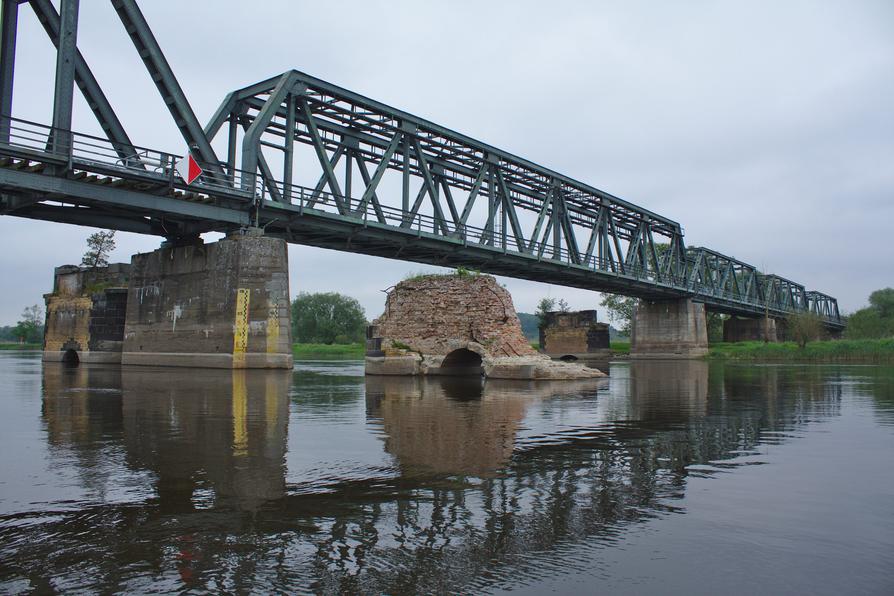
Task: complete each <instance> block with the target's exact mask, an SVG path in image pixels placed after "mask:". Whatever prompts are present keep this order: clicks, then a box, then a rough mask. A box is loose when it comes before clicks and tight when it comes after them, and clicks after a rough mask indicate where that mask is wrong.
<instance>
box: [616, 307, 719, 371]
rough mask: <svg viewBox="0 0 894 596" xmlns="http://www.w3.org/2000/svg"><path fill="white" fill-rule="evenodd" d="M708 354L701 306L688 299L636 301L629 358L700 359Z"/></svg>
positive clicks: (706, 328) (703, 308) (704, 320)
mask: <svg viewBox="0 0 894 596" xmlns="http://www.w3.org/2000/svg"><path fill="white" fill-rule="evenodd" d="M707 353H708V326H707V321H706V319H705V307H704V305H703V304H697V303H695V302H693V301H692V300H690V299H680V300H662V301H655V302H653V301H648V300H641V301H640V302H639V304H638V305H637V307H636V312H635V314H634V316H633V325H632V329H631V334H630V357H631V358H699V357H701V356H704V355H706V354H707Z"/></svg>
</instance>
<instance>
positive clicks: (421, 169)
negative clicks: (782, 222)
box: [0, 0, 843, 331]
mask: <svg viewBox="0 0 894 596" xmlns="http://www.w3.org/2000/svg"><path fill="white" fill-rule="evenodd" d="M110 3H111V5H112V7H113V8H114V10H115V11H116V13H117V14H118V16H119V17H120V20H121V22H122V25H123V26H124V28H125V30H126V31H127V33H128V34H129V36H130V38H131V40H132V42H133V44H134V47H135V49H136V50H137V53H138V55H139V56H140V58H141V59H142V60H143V63H144V64H145V67H146V69H147V71H148V72H149V74H150V76H151V78H152V80H153V81H154V82H155V84H156V86H157V87H158V91H159V94H160V98H161V100H162V101H163V102H164V104H165V105H166V106H167V108H168V109H169V111H170V113H171V117H172V118H173V121H174V123H175V124H176V126H177V127H178V129H179V130H180V133H181V135H182V137H183V140H184V141H185V143H186V145H187V146H188V147H189V151H190V154H191V155H192V156H193V157H194V158H195V159H196V161H197V162H198V163H199V165H200V166H201V168H202V169H203V174H202V175H201V176H200V178H199V179H198V180H196V181H195V182H193V183H192V184H186V183H185V182H184V181H183V180H181V179H180V178H179V177H178V176H177V175H176V173H175V169H174V164H175V163H176V162H177V161H178V160H179V159H180V158H181V157H182V156H181V155H177V154H175V153H169V152H166V151H161V150H157V149H151V148H147V147H142V146H139V145H137V144H135V143H134V142H132V140H131V138H130V137H129V136H128V134H127V132H126V130H125V128H124V126H123V125H122V123H121V122H120V120H119V119H118V118H117V116H116V115H115V112H114V110H113V108H112V106H111V104H110V103H109V101H108V99H107V98H106V96H105V95H104V93H103V91H102V88H101V86H100V84H99V82H98V81H97V80H96V78H95V77H94V76H93V74H92V72H91V70H90V67H89V65H88V63H87V61H86V59H85V58H84V56H83V55H82V54H81V53H80V52H79V50H78V49H77V22H78V1H77V0H62V2H61V4H60V12H61V14H60V12H57V11H56V9H55V8H54V6H53V5H52V3H51V2H50V0H19V1H15V0H3V8H2V11H3V12H2V39H0V51H2V55H0V189H2V202H0V213H2V214H4V215H12V216H17V217H25V218H32V219H42V220H49V221H56V222H65V223H73V224H81V225H89V226H96V227H102V228H109V229H116V230H124V231H129V232H137V233H144V234H153V235H158V236H163V237H165V238H167V239H168V241H169V242H170V243H171V244H173V245H177V244H182V243H189V242H190V241H191V240H190V239H192V238H195V237H196V236H197V235H199V234H201V233H204V232H210V231H222V232H230V231H233V230H238V229H240V228H248V227H253V228H262V229H263V230H264V233H265V235H266V236H268V237H272V238H282V239H284V240H286V241H287V242H292V243H300V244H307V245H312V246H318V247H324V248H331V249H337V250H342V251H351V252H358V253H363V254H369V255H376V256H382V257H387V258H394V259H402V260H407V261H415V262H420V263H426V264H431V265H438V266H446V267H458V266H464V267H467V268H474V269H478V270H481V271H484V272H488V273H493V274H498V275H506V276H510V277H516V278H523V279H529V280H533V281H540V282H547V283H552V284H557V285H563V286H569V287H577V288H584V289H589V290H596V291H601V292H611V293H618V294H624V295H628V296H635V297H639V298H642V299H644V300H646V301H668V300H690V301H692V302H695V303H700V304H703V305H704V307H705V308H707V309H708V310H710V311H714V312H722V313H727V314H730V315H736V316H741V317H752V318H754V317H760V316H764V317H767V316H769V317H774V318H778V319H783V318H785V317H787V316H789V315H790V314H792V313H798V312H813V313H816V314H817V315H819V316H820V317H821V318H822V320H823V323H824V325H825V326H826V327H827V328H828V329H829V330H831V331H840V330H841V329H842V328H843V322H842V319H841V316H840V313H839V310H838V305H837V301H836V300H835V298H833V297H832V296H829V295H827V294H824V293H822V292H819V291H815V290H807V289H806V286H805V285H804V284H802V283H798V282H795V281H792V280H789V279H786V278H784V277H781V276H778V275H773V274H769V273H765V272H762V271H759V270H758V268H757V267H755V266H753V265H750V264H748V263H746V262H743V261H740V260H737V259H735V258H732V257H729V256H726V255H724V254H723V253H722V252H719V251H716V250H713V249H709V248H705V247H694V246H687V245H686V244H685V242H684V235H683V228H682V226H681V225H680V224H679V223H678V222H676V221H674V220H672V219H669V218H668V217H665V216H662V215H660V214H657V213H654V212H652V211H649V210H647V209H644V208H642V207H639V206H637V205H635V204H632V203H630V202H628V201H625V200H623V199H621V198H619V197H616V196H614V195H611V194H609V193H606V192H604V191H602V190H599V189H597V188H595V187H593V186H590V185H589V184H586V183H583V182H580V181H578V180H575V179H572V178H570V177H568V176H565V175H562V174H560V173H558V172H556V171H553V170H550V169H548V168H545V167H543V166H540V165H537V164H535V163H532V162H530V161H528V160H526V159H524V158H521V157H518V156H516V155H513V154H511V153H509V152H506V151H503V150H501V149H499V148H496V147H493V146H490V145H488V144H486V143H483V142H481V141H478V140H475V139H473V138H471V137H468V136H465V135H464V134H461V133H458V132H455V131H452V130H450V129H447V128H445V127H442V126H439V125H437V124H435V123H433V122H430V121H427V120H425V119H422V118H419V117H417V116H414V115H412V114H409V113H406V112H403V111H401V110H398V109H395V108H392V107H390V106H387V105H384V104H382V103H380V102H377V101H375V100H372V99H369V98H367V97H364V96H362V95H359V94H357V93H354V92H352V91H349V90H346V89H343V88H341V87H338V86H336V85H333V84H331V83H328V82H326V81H323V80H321V79H318V78H315V77H312V76H309V75H307V74H304V73H302V72H299V71H294V70H293V71H289V72H285V73H283V74H281V75H278V76H275V77H272V78H270V79H267V80H264V81H261V82H258V83H256V84H254V85H250V86H248V87H245V88H242V89H238V90H236V91H233V92H232V93H230V94H228V95H227V96H226V97H225V98H224V99H223V101H222V102H221V104H220V106H219V108H218V109H217V111H216V112H215V113H214V114H213V115H212V116H211V118H210V119H209V120H208V121H207V123H206V124H205V125H204V126H202V125H201V124H200V122H199V120H198V117H197V116H196V114H195V113H194V111H193V109H192V107H191V106H190V104H189V102H188V100H187V98H186V96H185V94H184V92H183V90H182V88H181V87H180V85H179V83H178V82H177V79H176V77H175V76H174V73H173V71H172V69H171V67H170V65H169V64H168V62H167V60H166V59H165V56H164V53H163V52H162V49H161V48H160V46H159V44H158V42H157V40H156V39H155V37H154V35H153V33H152V31H151V29H150V27H149V25H148V23H147V21H146V20H145V18H144V16H143V15H142V13H141V11H140V9H139V7H138V5H137V3H136V1H135V0H110ZM21 4H29V5H30V7H31V8H32V9H33V11H34V13H35V14H36V15H37V18H38V19H39V20H40V22H41V24H42V25H43V27H44V29H45V30H46V32H47V35H48V36H49V38H50V41H51V42H52V43H53V44H54V45H55V46H56V47H57V65H56V73H55V96H54V106H53V118H52V122H51V123H36V122H29V121H24V120H21V119H18V118H15V117H14V116H13V110H12V99H13V79H14V69H15V45H16V34H17V19H18V16H19V8H20V5H21ZM74 84H77V87H78V88H79V89H80V90H81V92H82V93H83V95H84V97H85V99H86V100H87V103H88V104H89V106H90V108H91V110H92V112H93V114H94V115H95V117H96V118H97V120H98V121H99V124H100V126H101V128H102V130H103V131H104V132H105V137H104V138H102V137H95V136H91V135H86V134H81V133H78V132H75V131H74V130H73V127H72V99H73V93H74Z"/></svg>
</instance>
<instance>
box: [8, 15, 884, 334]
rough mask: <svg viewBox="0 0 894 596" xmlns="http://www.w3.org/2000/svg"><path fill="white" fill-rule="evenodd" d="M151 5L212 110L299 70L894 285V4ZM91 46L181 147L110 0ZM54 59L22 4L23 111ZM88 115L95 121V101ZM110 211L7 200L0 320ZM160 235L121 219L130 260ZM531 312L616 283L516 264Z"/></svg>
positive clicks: (848, 305) (132, 123)
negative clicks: (24, 208) (74, 218)
mask: <svg viewBox="0 0 894 596" xmlns="http://www.w3.org/2000/svg"><path fill="white" fill-rule="evenodd" d="M141 7H142V9H143V11H144V13H145V15H146V18H147V20H148V21H149V24H150V26H151V27H152V28H153V30H154V32H155V35H156V37H157V38H158V40H159V42H160V44H161V46H162V48H163V49H164V51H165V53H166V55H167V58H168V61H169V62H170V64H171V66H172V67H173V69H174V71H175V73H176V75H177V77H178V79H179V80H180V83H181V85H182V87H183V88H184V90H185V92H186V94H187V96H188V97H189V99H190V101H191V103H192V105H193V108H194V110H195V111H196V114H197V115H198V117H199V120H200V121H201V122H205V121H207V119H208V118H209V117H210V116H211V114H212V113H213V111H214V110H215V108H216V107H217V105H218V104H219V103H220V101H221V100H222V99H223V97H224V95H225V94H226V93H227V92H229V91H231V90H233V89H235V88H238V87H242V86H245V85H247V84H250V83H252V82H255V81H257V80H261V79H264V78H267V77H270V76H273V75H276V74H279V73H281V72H283V71H285V70H288V69H292V68H295V69H298V70H301V71H304V72H306V73H308V74H311V75H314V76H317V77H319V78H322V79H325V80H328V81H331V82H333V83H335V84H338V85H341V86H343V87H346V88H348V89H351V90H353V91H356V92H358V93H361V94H363V95H366V96H368V97H371V98H374V99H377V100H379V101H382V102H384V103H387V104H390V105H392V106H394V107H397V108H400V109H403V110H406V111H408V112H411V113H413V114H416V115H418V116H421V117H424V118H427V119H429V120H432V121H434V122H437V123H439V124H442V125H444V126H447V127H449V128H452V129H454V130H456V131H459V132H462V133H465V134H467V135H469V136H472V137H474V138H477V139H480V140H482V141H485V142H487V143H489V144H492V145H495V146H497V147H501V148H503V149H505V150H507V151H510V152H512V153H515V154H516V155H520V156H522V157H525V158H527V159H530V160H532V161H535V162H537V163H540V164H542V165H544V166H547V167H549V168H552V169H555V170H557V171H559V172H562V173H565V174H567V175H569V176H572V177H574V178H577V179H579V180H581V181H583V182H586V183H589V184H591V185H593V186H596V187H598V188H602V189H603V190H606V191H608V192H610V193H612V194H614V195H616V196H620V197H623V198H625V199H627V200H629V201H632V202H634V203H637V204H639V205H641V206H642V207H645V208H648V209H650V210H652V211H655V212H658V213H660V214H662V215H665V216H667V217H669V218H671V219H674V220H676V221H679V222H680V223H681V224H682V225H683V228H684V232H685V240H686V242H687V244H689V245H693V246H699V245H701V246H708V247H711V248H713V249H715V250H718V251H720V252H722V253H725V254H728V255H731V256H735V257H737V258H739V259H741V260H744V261H747V262H749V263H752V264H754V265H756V266H758V267H759V268H761V269H762V270H764V271H768V272H773V273H777V274H779V275H782V276H784V277H788V278H790V279H793V280H795V281H798V282H800V283H803V284H805V285H806V286H807V288H808V289H816V290H819V291H822V292H826V293H828V294H831V295H833V296H836V297H837V298H838V300H839V305H840V306H841V307H842V309H843V310H845V311H852V310H855V309H857V308H860V307H862V306H863V305H865V303H866V298H867V296H868V294H869V293H870V292H871V291H872V290H875V289H878V288H882V287H886V286H894V241H892V238H891V236H892V233H894V109H892V106H894V2H891V1H890V0H881V1H878V2H869V1H841V2H818V1H805V2H795V1H789V2H778V1H771V2H761V1H754V0H752V1H749V2H735V3H734V2H701V1H691V2H659V1H657V0H654V1H652V2H579V1H576V2H562V1H552V2H518V1H512V2H510V1H506V2H482V1H481V0H477V1H474V2H462V1H456V0H452V1H451V2H441V3H434V2H420V1H418V0H416V1H412V2H396V1H387V2H385V1H371V0H364V1H363V2H304V1H299V2H289V1H284V0H283V1H272V0H258V1H256V2H236V1H224V0H218V1H212V0H201V1H200V0H191V1H190V2H183V1H182V0H179V1H175V0H152V1H151V2H149V1H145V0H144V1H143V2H142V3H141ZM78 36H79V38H78V42H79V44H78V45H79V47H80V49H81V51H82V52H83V54H84V56H85V58H86V59H87V61H88V63H89V64H90V66H91V68H92V69H93V71H94V74H95V75H96V77H97V79H98V80H99V82H100V84H101V86H102V87H103V90H104V91H105V93H106V94H107V96H108V97H109V99H110V101H111V102H112V105H113V106H114V107H115V109H116V111H117V113H118V115H119V117H120V119H121V120H122V121H123V123H124V125H125V128H126V129H127V130H128V133H129V134H130V137H131V139H132V140H133V141H134V142H135V143H136V144H139V145H142V146H147V147H153V148H157V149H160V150H166V151H169V152H172V153H183V152H184V143H183V141H182V139H181V138H180V136H179V133H178V131H177V129H176V127H175V126H174V124H173V121H172V120H171V117H170V115H169V113H168V112H167V110H166V108H165V106H164V104H163V103H162V101H161V99H160V97H159V95H158V92H157V90H156V88H155V86H154V85H153V84H152V82H151V80H150V78H149V76H148V74H147V73H146V70H145V68H144V67H143V64H142V62H141V61H140V59H139V57H138V55H137V53H136V50H135V49H134V47H133V45H132V44H131V42H130V40H129V38H128V37H127V35H126V33H125V32H124V29H123V27H122V26H121V23H120V21H119V20H118V18H117V16H116V14H115V12H114V10H113V9H112V7H111V5H110V3H109V2H105V1H101V0H85V1H82V2H81V13H80V28H79V32H78ZM54 61H55V55H54V52H53V50H52V45H51V43H50V42H49V39H48V38H47V37H46V34H45V33H44V31H43V29H42V28H41V27H40V25H39V24H38V22H37V19H36V18H35V17H34V14H33V12H32V11H31V9H30V7H29V6H28V5H27V4H24V5H22V6H21V8H20V16H19V44H18V50H17V62H16V81H15V82H16V88H15V95H14V100H13V115H14V116H16V117H19V118H25V119H29V120H35V121H38V122H45V123H49V122H50V120H51V115H52V99H53V98H52V95H53V76H54ZM78 102H79V103H78V104H77V105H76V108H75V115H74V124H73V128H74V129H75V130H78V131H82V132H88V133H93V134H98V133H99V132H100V130H99V128H98V126H97V124H96V122H95V120H94V119H93V117H92V115H91V114H90V112H89V110H88V108H87V106H86V104H85V103H84V102H83V99H82V98H80V97H78ZM92 231H93V230H91V229H89V228H83V227H77V226H69V225H64V224H56V223H44V222H36V221H35V222H33V221H29V220H26V219H19V218H13V217H0V248H2V250H0V276H2V280H3V292H0V324H11V323H14V322H15V321H16V320H17V319H18V318H19V315H20V313H21V311H22V309H23V308H24V307H25V306H27V305H29V304H34V303H40V304H41V305H42V303H43V299H42V296H41V295H42V294H43V293H44V292H47V291H49V290H50V289H51V287H52V272H53V267H55V266H57V265H60V264H64V263H78V262H79V261H80V257H81V254H82V253H83V251H84V240H85V239H86V237H87V236H88V235H89V234H90V233H91V232H92ZM159 241H160V239H157V238H154V237H148V236H139V235H135V234H125V233H119V235H118V248H117V250H116V251H115V253H114V254H113V260H114V261H128V260H129V258H130V255H131V254H133V253H134V252H144V251H148V250H153V249H155V248H157V247H158V244H159ZM289 258H290V268H291V272H290V273H291V276H290V277H291V292H292V294H296V293H297V292H299V291H337V292H343V293H346V294H349V295H352V296H355V297H356V298H358V299H359V300H360V301H361V303H362V304H363V306H364V307H365V309H366V312H367V316H368V318H373V317H375V316H378V315H379V314H380V313H381V311H382V308H383V305H384V294H383V293H382V292H381V290H382V289H384V288H387V287H389V286H391V285H393V284H394V283H396V282H397V281H399V280H400V279H402V278H403V277H404V276H405V275H406V274H407V273H408V272H410V271H421V270H423V269H431V268H425V267H422V266H420V265H417V264H414V263H404V262H400V261H390V260H386V259H380V258H374V257H366V256H362V255H355V254H349V253H339V252H333V251H327V250H322V249H314V248H308V247H303V246H291V247H290V250H289ZM501 281H503V282H505V283H506V284H507V286H508V288H509V289H510V291H511V292H512V294H513V297H514V300H515V303H516V307H517V309H518V310H520V311H528V312H531V311H533V309H534V308H535V305H536V302H537V300H538V299H539V298H540V297H542V296H553V297H556V298H559V297H564V298H566V299H567V300H568V302H569V303H570V305H571V306H572V308H595V307H596V306H597V304H598V300H599V296H598V294H595V293H593V292H586V291H583V290H573V289H569V288H563V287H560V286H549V285H545V284H536V283H532V282H524V281H518V280H509V279H503V280H501Z"/></svg>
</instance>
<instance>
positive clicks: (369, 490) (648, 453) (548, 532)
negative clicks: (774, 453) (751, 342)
mask: <svg viewBox="0 0 894 596" xmlns="http://www.w3.org/2000/svg"><path fill="white" fill-rule="evenodd" d="M332 372H336V373H338V372H339V369H338V367H337V366H335V367H333V368H332ZM611 372H612V377H611V378H610V379H609V380H599V381H596V382H593V381H590V382H581V383H576V384H567V383H513V382H493V381H487V382H486V384H484V385H483V386H482V385H476V386H473V387H469V386H457V385H455V384H453V383H450V382H446V383H445V382H444V381H443V380H421V379H387V378H384V379H372V378H370V379H368V380H366V381H364V379H363V377H362V376H356V375H354V374H353V373H351V372H350V371H349V373H345V374H343V375H342V376H339V377H337V379H338V384H339V387H341V388H342V389H343V390H344V391H345V392H346V393H343V394H342V396H343V398H344V399H345V400H347V404H348V406H346V408H347V409H346V410H345V411H346V412H347V411H349V412H351V415H352V416H353V415H355V414H356V412H357V411H358V410H359V411H360V412H361V413H364V414H365V415H364V416H363V418H365V423H361V424H362V426H363V427H365V430H363V432H365V433H373V434H375V435H377V436H379V437H380V438H381V440H382V447H383V449H384V451H385V453H386V454H388V455H387V456H386V459H389V458H390V459H393V461H394V467H393V469H391V470H390V472H389V473H387V474H384V475H381V476H377V477H374V478H373V477H370V478H357V477H350V478H345V479H343V480H340V481H339V480H338V479H336V480H335V481H332V479H331V478H330V479H329V482H328V484H327V485H326V486H325V487H317V489H315V487H314V485H313V484H312V483H303V481H302V479H301V478H300V477H299V478H291V477H290V476H289V473H288V466H287V461H289V459H290V458H291V454H290V453H289V452H288V442H287V438H288V436H287V435H292V436H299V435H301V434H302V433H305V432H309V430H310V428H309V425H310V424H314V422H312V420H311V419H305V418H301V417H300V416H298V414H299V413H300V412H301V411H302V409H303V408H305V407H306V406H305V404H310V405H308V406H307V407H317V408H319V407H321V406H320V405H319V404H317V405H313V404H312V402H313V400H314V395H313V386H314V384H313V383H310V382H308V379H309V378H314V377H318V378H324V377H326V376H327V373H326V371H325V370H322V371H316V372H315V371H308V370H300V369H299V370H297V371H296V372H294V373H290V372H288V371H286V372H267V371H236V372H230V371H214V370H173V369H168V370H164V371H160V370H153V369H138V368H136V369H131V368H101V367H97V368H91V367H82V368H79V369H63V368H61V367H59V368H56V367H52V366H46V367H45V368H44V373H43V374H44V377H43V392H44V400H43V419H44V421H45V428H46V431H47V440H48V441H49V442H50V444H51V445H52V446H53V453H54V456H53V457H55V458H56V459H57V461H58V462H59V466H60V467H67V468H72V469H73V470H74V471H75V473H77V474H80V475H81V477H82V478H81V482H83V484H84V485H85V486H89V487H92V489H94V492H92V493H91V497H90V498H87V499H83V501H84V502H82V503H79V504H78V506H77V507H76V508H74V509H73V510H71V509H70V508H68V507H65V506H62V505H61V504H60V505H59V506H58V507H50V509H51V510H52V511H47V512H46V514H45V515H42V514H34V513H31V514H28V515H26V516H25V517H26V518H28V520H29V521H28V523H21V524H14V523H10V522H11V520H12V518H14V517H15V516H12V517H9V516H8V517H7V519H6V520H5V521H4V522H3V523H2V525H0V539H2V540H0V543H2V544H3V546H2V547H0V549H2V555H3V558H4V560H6V561H9V562H11V563H10V567H9V568H10V569H12V570H14V575H15V576H16V577H20V578H27V579H28V581H29V582H30V585H31V586H34V587H37V588H40V587H41V586H44V587H46V586H49V585H50V582H53V585H55V586H57V587H58V586H60V585H63V586H64V587H65V588H67V589H77V588H90V589H91V590H99V591H117V590H137V591H140V590H146V589H149V588H150V587H151V588H152V589H161V590H176V589H183V588H194V589H209V590H228V591H243V590H244V591H251V590H257V589H259V587H261V588H267V589H270V590H277V589H279V590H286V591H343V592H344V591H347V592H384V591H387V592H390V593H416V592H427V591H443V590H448V589H459V588H460V587H462V588H464V589H468V590H476V589H478V590H480V589H486V588H488V587H493V586H496V585H499V586H503V587H507V586H510V587H511V586H513V585H520V584H524V583H525V582H527V581H531V580H534V579H536V578H538V577H541V576H542V574H543V572H544V571H543V570H544V569H550V568H552V569H561V570H563V571H567V572H573V571H574V570H575V569H578V568H579V570H582V569H584V568H585V567H586V566H590V565H592V564H593V556H596V555H593V556H589V555H586V553H593V552H595V550H594V549H600V548H604V547H606V546H610V545H611V544H613V543H615V542H616V541H617V540H619V538H620V537H622V536H623V535H624V532H625V528H628V527H630V525H631V524H638V523H642V522H646V521H647V520H649V519H651V518H654V517H656V516H661V515H666V514H669V513H672V512H675V511H682V509H681V508H680V500H681V499H682V498H683V497H684V495H685V490H686V485H687V478H688V477H689V476H691V475H700V476H705V475H711V474H713V473H714V472H715V471H717V470H719V469H729V468H732V467H735V466H736V465H738V464H739V463H741V461H742V458H748V457H754V456H759V450H758V447H759V446H760V445H761V444H762V443H766V442H768V441H769V442H779V441H785V440H787V438H788V437H789V436H790V435H791V433H792V431H795V430H797V429H798V427H799V426H801V425H803V424H805V421H806V420H807V419H809V418H816V417H828V416H835V415H837V413H838V409H839V407H840V406H839V402H840V397H841V391H842V383H840V382H838V381H839V379H838V377H837V376H836V375H837V373H835V372H834V371H829V370H826V371H825V372H824V371H823V369H818V368H817V369H812V371H811V370H805V369H786V368H774V367H751V368H744V367H743V368H733V367H727V368H726V369H724V368H722V367H720V368H710V369H709V366H708V364H706V363H704V362H695V361H689V362H665V363H657V362H643V363H633V364H631V365H629V366H626V365H624V366H615V367H613V368H612V370H611ZM364 396H365V397H364ZM339 416H341V414H339ZM345 417H346V418H349V417H350V416H347V415H345ZM290 420H291V422H290ZM316 423H317V424H321V423H322V422H320V421H319V420H317V422H316ZM339 446H340V447H342V448H344V445H342V444H341V438H340V435H339V434H338V433H337V432H333V433H331V435H330V436H329V438H328V439H327V440H326V442H324V443H321V444H319V445H318V452H317V453H315V454H310V455H313V457H316V458H317V459H318V460H319V461H320V462H325V461H326V458H327V450H329V449H333V448H336V447H339ZM305 455H307V454H305ZM116 458H117V460H116ZM115 461H118V462H119V463H118V464H116V463H114V462H115ZM128 475H130V476H128ZM128 477H130V478H131V480H126V478H128ZM287 478H290V481H289V482H287V481H286V479H287ZM122 479H125V480H122ZM122 482H125V483H130V485H132V488H133V487H138V486H141V488H133V490H131V492H127V491H123V492H122V489H121V487H120V484H121V483H122ZM116 491H118V492H116ZM140 491H142V492H140ZM103 495H106V496H105V497H104V496H103ZM109 495H112V496H109ZM60 498H61V497H60ZM63 580H64V581H63Z"/></svg>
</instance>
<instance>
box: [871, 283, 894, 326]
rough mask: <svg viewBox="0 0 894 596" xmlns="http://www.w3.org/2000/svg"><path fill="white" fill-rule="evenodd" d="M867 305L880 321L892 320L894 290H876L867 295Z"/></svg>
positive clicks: (893, 313) (893, 317)
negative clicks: (873, 310) (872, 309)
mask: <svg viewBox="0 0 894 596" xmlns="http://www.w3.org/2000/svg"><path fill="white" fill-rule="evenodd" d="M869 305H870V307H871V308H874V309H875V310H876V311H878V316H879V317H881V318H882V319H894V288H885V289H883V290H876V291H875V292H873V293H872V294H870V295H869Z"/></svg>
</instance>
